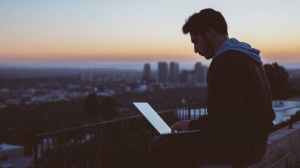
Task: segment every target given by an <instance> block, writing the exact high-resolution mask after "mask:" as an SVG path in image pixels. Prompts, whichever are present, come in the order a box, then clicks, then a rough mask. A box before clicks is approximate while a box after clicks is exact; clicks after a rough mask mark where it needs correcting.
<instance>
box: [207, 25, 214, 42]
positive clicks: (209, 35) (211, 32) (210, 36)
mask: <svg viewBox="0 0 300 168" xmlns="http://www.w3.org/2000/svg"><path fill="white" fill-rule="evenodd" d="M205 35H206V37H207V38H208V39H214V38H215V36H216V32H215V30H214V28H212V27H211V26H210V27H207V28H206V31H205Z"/></svg>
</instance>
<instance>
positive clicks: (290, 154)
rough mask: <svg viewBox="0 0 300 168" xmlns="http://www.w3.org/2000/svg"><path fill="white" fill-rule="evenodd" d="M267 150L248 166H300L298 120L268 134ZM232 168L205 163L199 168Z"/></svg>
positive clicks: (299, 126)
mask: <svg viewBox="0 0 300 168" xmlns="http://www.w3.org/2000/svg"><path fill="white" fill-rule="evenodd" d="M268 144H269V146H268V150H267V152H266V154H265V156H264V157H263V158H262V160H261V161H260V162H258V163H257V164H254V165H251V166H249V167H248V168H273V167H274V168H275V167H276V168H299V167H300V121H298V122H296V123H294V124H293V127H292V128H291V129H289V127H288V126H287V127H284V128H282V129H280V130H278V131H275V132H273V133H271V134H270V135H269V139H268ZM225 167H226V168H232V167H231V166H229V165H207V166H202V167H201V168H225Z"/></svg>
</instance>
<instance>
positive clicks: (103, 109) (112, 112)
mask: <svg viewBox="0 0 300 168" xmlns="http://www.w3.org/2000/svg"><path fill="white" fill-rule="evenodd" d="M99 102H100V103H99ZM84 112H85V114H87V115H88V116H89V117H90V118H93V119H95V122H98V119H99V118H100V117H101V118H102V119H104V120H112V119H114V117H115V116H116V115H117V114H118V112H117V109H116V105H115V102H114V99H113V98H112V97H104V98H103V97H102V98H98V97H97V95H96V94H94V93H91V94H89V95H88V96H87V98H86V99H85V102H84Z"/></svg>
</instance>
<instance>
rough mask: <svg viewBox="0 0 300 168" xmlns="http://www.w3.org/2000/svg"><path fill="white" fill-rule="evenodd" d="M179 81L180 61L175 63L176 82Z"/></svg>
mask: <svg viewBox="0 0 300 168" xmlns="http://www.w3.org/2000/svg"><path fill="white" fill-rule="evenodd" d="M178 81H179V63H176V64H175V82H178Z"/></svg>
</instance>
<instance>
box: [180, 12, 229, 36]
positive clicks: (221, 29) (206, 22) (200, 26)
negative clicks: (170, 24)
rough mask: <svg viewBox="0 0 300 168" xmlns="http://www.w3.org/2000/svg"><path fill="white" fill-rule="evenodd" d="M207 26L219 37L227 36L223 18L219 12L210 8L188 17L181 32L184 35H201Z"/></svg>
mask: <svg viewBox="0 0 300 168" xmlns="http://www.w3.org/2000/svg"><path fill="white" fill-rule="evenodd" d="M209 26H211V27H212V28H213V29H214V30H215V31H216V32H217V33H218V34H220V35H228V31H227V23H226V21H225V18H224V17H223V15H222V14H221V13H220V12H218V11H215V10H213V9H210V8H208V9H203V10H201V11H200V12H199V13H194V14H193V15H192V16H190V17H189V18H188V19H187V20H186V21H185V24H184V25H183V26H182V32H183V33H184V34H187V33H192V34H195V35H196V34H201V35H203V34H204V33H205V31H206V28H207V27H209Z"/></svg>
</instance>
